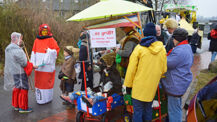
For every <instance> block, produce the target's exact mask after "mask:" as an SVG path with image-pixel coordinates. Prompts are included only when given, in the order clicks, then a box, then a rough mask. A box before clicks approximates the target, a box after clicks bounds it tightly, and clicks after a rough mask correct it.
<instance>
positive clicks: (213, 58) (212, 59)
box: [211, 52, 217, 62]
mask: <svg viewBox="0 0 217 122" xmlns="http://www.w3.org/2000/svg"><path fill="white" fill-rule="evenodd" d="M216 55H217V52H212V56H211V62H213V61H215V57H216Z"/></svg>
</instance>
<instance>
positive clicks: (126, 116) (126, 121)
mask: <svg viewBox="0 0 217 122" xmlns="http://www.w3.org/2000/svg"><path fill="white" fill-rule="evenodd" d="M124 122H132V115H131V114H130V113H129V112H126V113H125V114H124Z"/></svg>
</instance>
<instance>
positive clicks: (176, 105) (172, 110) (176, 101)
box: [168, 95, 182, 122]
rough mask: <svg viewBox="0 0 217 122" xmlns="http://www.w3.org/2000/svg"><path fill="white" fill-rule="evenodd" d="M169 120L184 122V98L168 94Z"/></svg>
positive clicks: (171, 121) (170, 121)
mask: <svg viewBox="0 0 217 122" xmlns="http://www.w3.org/2000/svg"><path fill="white" fill-rule="evenodd" d="M168 114H169V122H182V98H181V97H174V96H170V95H168Z"/></svg>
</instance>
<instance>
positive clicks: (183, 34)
mask: <svg viewBox="0 0 217 122" xmlns="http://www.w3.org/2000/svg"><path fill="white" fill-rule="evenodd" d="M172 37H173V38H174V39H176V40H177V41H179V42H182V41H184V40H186V39H187V38H188V32H187V31H186V30H185V29H184V28H177V29H176V30H175V31H174V32H173V35H172Z"/></svg>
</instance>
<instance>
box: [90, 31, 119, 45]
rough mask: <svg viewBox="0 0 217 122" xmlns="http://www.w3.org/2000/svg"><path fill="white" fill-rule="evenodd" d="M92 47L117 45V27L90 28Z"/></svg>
mask: <svg viewBox="0 0 217 122" xmlns="http://www.w3.org/2000/svg"><path fill="white" fill-rule="evenodd" d="M89 34H90V42H91V48H103V47H116V31H115V28H107V29H92V30H89Z"/></svg>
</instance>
